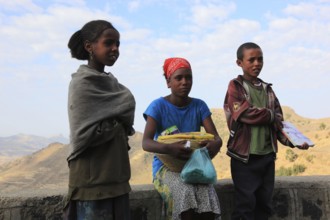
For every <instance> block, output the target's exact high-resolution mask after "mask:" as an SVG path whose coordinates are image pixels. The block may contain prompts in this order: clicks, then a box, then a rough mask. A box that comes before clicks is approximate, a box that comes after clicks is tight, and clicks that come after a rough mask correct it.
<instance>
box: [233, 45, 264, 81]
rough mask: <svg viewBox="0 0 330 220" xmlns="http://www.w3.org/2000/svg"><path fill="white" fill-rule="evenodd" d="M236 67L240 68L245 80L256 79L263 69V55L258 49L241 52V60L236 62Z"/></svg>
mask: <svg viewBox="0 0 330 220" xmlns="http://www.w3.org/2000/svg"><path fill="white" fill-rule="evenodd" d="M236 63H237V65H238V66H240V67H242V70H243V75H244V77H245V78H246V79H247V80H253V79H256V78H257V77H258V76H259V74H260V72H261V70H262V67H263V64H264V61H263V55H262V51H261V49H260V48H251V49H244V50H243V59H242V60H237V61H236Z"/></svg>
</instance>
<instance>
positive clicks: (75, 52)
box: [68, 20, 117, 60]
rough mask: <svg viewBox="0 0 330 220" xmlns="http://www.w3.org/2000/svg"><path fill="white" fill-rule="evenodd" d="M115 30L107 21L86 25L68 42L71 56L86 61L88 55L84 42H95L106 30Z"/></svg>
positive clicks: (97, 21) (91, 22) (95, 21)
mask: <svg viewBox="0 0 330 220" xmlns="http://www.w3.org/2000/svg"><path fill="white" fill-rule="evenodd" d="M109 28H110V29H114V30H116V31H117V29H116V28H115V27H114V26H113V25H112V24H111V23H110V22H108V21H105V20H94V21H90V22H88V23H86V24H85V25H84V26H83V27H82V28H81V29H80V30H79V31H76V32H75V33H74V34H73V35H72V36H71V38H70V40H69V42H68V47H69V49H70V53H71V56H72V57H73V58H76V59H78V60H88V58H89V54H88V51H86V49H85V46H84V44H85V42H86V41H89V42H96V41H97V39H98V38H99V37H100V36H101V34H102V33H103V31H104V30H106V29H109Z"/></svg>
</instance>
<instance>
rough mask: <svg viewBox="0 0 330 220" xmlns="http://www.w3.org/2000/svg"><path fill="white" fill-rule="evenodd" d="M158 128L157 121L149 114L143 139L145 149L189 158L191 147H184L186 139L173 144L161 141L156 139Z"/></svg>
mask: <svg viewBox="0 0 330 220" xmlns="http://www.w3.org/2000/svg"><path fill="white" fill-rule="evenodd" d="M156 128H157V121H156V120H155V119H153V118H152V117H150V116H148V118H147V123H146V126H145V129H144V133H143V139H142V147H143V150H145V151H148V152H153V153H160V154H170V155H172V156H175V157H179V158H189V156H190V154H191V149H189V148H185V147H184V145H185V143H186V141H179V142H176V143H172V144H165V143H159V142H157V141H155V140H154V136H155V133H156Z"/></svg>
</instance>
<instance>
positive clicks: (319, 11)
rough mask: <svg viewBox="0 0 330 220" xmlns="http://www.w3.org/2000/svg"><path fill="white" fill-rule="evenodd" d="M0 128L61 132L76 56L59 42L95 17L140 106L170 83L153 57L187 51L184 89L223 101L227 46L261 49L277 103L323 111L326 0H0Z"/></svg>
mask: <svg viewBox="0 0 330 220" xmlns="http://www.w3.org/2000/svg"><path fill="white" fill-rule="evenodd" d="M0 5H1V8H0V36H1V40H0V49H1V53H0V136H2V137H6V136H11V135H16V134H19V133H20V134H31V135H39V136H45V137H51V136H56V135H64V136H67V137H68V136H69V123H68V116H67V94H68V86H69V83H70V80H71V74H72V73H74V72H75V71H76V70H77V68H78V67H79V65H81V64H86V62H85V61H78V60H76V59H73V58H71V56H70V52H69V49H68V47H67V43H68V40H69V38H70V37H71V35H72V34H73V33H74V32H76V31H77V30H79V29H80V28H81V27H82V26H83V25H84V24H85V23H86V22H88V21H91V20H96V19H104V20H108V21H110V22H112V23H113V25H114V26H115V27H116V29H118V31H119V32H120V35H121V39H120V40H121V46H120V57H119V59H118V60H117V62H116V63H115V65H114V66H112V67H106V71H109V72H111V73H113V74H114V75H115V77H116V78H117V79H118V80H119V82H120V83H122V84H124V85H125V86H126V87H128V88H129V89H130V90H131V92H132V93H133V94H134V96H135V99H136V114H135V125H134V127H135V129H136V130H137V131H140V132H143V130H144V125H145V121H144V119H143V117H142V114H143V111H144V110H145V109H146V108H147V106H148V105H149V104H150V102H151V101H152V100H154V99H156V98H159V97H161V96H166V95H168V94H169V93H170V90H169V89H168V88H167V86H166V82H165V79H164V77H163V75H162V74H163V72H162V65H163V62H164V60H165V59H166V58H168V57H184V58H186V59H188V60H189V61H190V63H191V66H192V71H193V80H194V82H193V88H192V91H191V93H190V96H192V97H196V98H200V99H203V100H204V101H205V102H206V103H207V105H208V106H209V108H211V109H212V108H223V101H224V96H225V93H226V89H227V86H228V82H229V81H230V80H231V79H232V78H234V77H236V76H237V75H239V74H241V73H242V72H241V69H240V68H239V67H238V66H237V65H236V63H235V62H236V50H237V48H238V47H239V45H241V44H242V43H245V42H255V43H257V44H258V45H259V46H260V47H261V48H262V50H263V55H264V67H263V70H262V72H261V74H260V78H261V79H263V80H264V81H266V82H270V83H272V84H273V89H274V90H275V93H276V95H277V97H278V98H279V100H280V103H281V105H283V106H289V107H291V108H293V109H294V110H295V112H296V113H297V114H298V115H300V116H303V117H306V118H313V119H318V118H325V117H330V102H329V98H327V97H328V96H329V94H330V86H329V83H330V73H329V69H328V68H329V64H330V37H329V36H330V0H314V1H308V0H306V1H296V0H269V1H264V0H250V1H246V0H237V1H230V0H132V1H130V0H111V1H101V0H99V1H97V0H94V1H92V0H90V1H83V0H71V1H67V0H54V1H51V0H50V1H44V0H10V1H8V0H0Z"/></svg>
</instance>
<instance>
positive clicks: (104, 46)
mask: <svg viewBox="0 0 330 220" xmlns="http://www.w3.org/2000/svg"><path fill="white" fill-rule="evenodd" d="M119 38H120V36H119V33H118V31H116V30H114V29H110V28H109V29H106V30H104V31H103V33H102V34H101V36H100V37H99V38H98V40H97V41H96V42H93V43H91V45H90V50H91V51H92V52H93V55H94V56H93V59H90V60H89V65H92V66H94V67H100V66H103V67H104V66H112V65H113V64H114V63H115V62H116V61H117V59H118V57H119V44H120V41H119Z"/></svg>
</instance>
